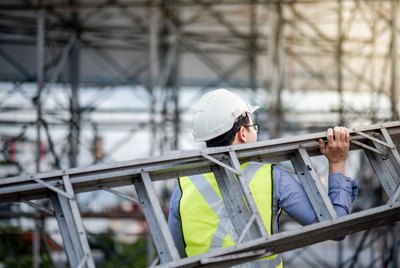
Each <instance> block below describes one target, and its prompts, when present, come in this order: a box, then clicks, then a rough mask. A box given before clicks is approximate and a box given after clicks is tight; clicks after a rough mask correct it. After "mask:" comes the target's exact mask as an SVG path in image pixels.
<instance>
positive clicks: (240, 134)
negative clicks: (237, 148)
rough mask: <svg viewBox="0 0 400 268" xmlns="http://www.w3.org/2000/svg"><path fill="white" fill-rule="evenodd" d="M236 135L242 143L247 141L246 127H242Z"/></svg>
mask: <svg viewBox="0 0 400 268" xmlns="http://www.w3.org/2000/svg"><path fill="white" fill-rule="evenodd" d="M236 136H237V139H238V140H239V142H240V143H246V141H247V136H246V130H245V129H244V127H240V129H239V131H238V132H237V133H236Z"/></svg>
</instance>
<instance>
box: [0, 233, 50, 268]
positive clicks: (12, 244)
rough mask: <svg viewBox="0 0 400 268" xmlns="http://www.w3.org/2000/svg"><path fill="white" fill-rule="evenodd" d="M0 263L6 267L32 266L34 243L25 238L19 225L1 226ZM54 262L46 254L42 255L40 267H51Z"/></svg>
mask: <svg viewBox="0 0 400 268" xmlns="http://www.w3.org/2000/svg"><path fill="white" fill-rule="evenodd" d="M0 241H1V243H0V263H1V264H2V265H3V266H4V268H24V267H32V264H33V257H32V243H29V242H28V243H27V241H26V240H25V239H23V232H22V230H21V229H20V228H18V227H13V226H5V227H3V226H0ZM52 266H53V265H52V262H51V260H50V258H49V257H48V256H47V255H46V254H41V255H40V267H41V268H50V267H52Z"/></svg>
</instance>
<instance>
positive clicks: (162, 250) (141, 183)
mask: <svg viewBox="0 0 400 268" xmlns="http://www.w3.org/2000/svg"><path fill="white" fill-rule="evenodd" d="M132 183H133V185H134V186H135V191H136V194H137V196H138V198H139V203H140V206H141V207H142V209H143V214H144V216H145V218H146V221H147V223H148V227H149V230H150V234H151V236H152V239H153V241H154V245H155V247H156V249H157V254H158V257H159V259H160V262H161V263H162V264H163V263H169V262H176V261H178V260H180V256H179V253H178V250H177V248H176V246H175V243H174V241H173V238H172V235H171V233H170V231H169V230H168V227H167V226H168V224H167V221H166V219H165V217H164V213H163V211H162V208H161V205H160V203H159V201H158V198H157V195H156V192H155V190H154V186H153V184H152V180H151V177H150V175H149V174H148V173H146V172H143V173H141V178H140V179H138V178H133V179H132Z"/></svg>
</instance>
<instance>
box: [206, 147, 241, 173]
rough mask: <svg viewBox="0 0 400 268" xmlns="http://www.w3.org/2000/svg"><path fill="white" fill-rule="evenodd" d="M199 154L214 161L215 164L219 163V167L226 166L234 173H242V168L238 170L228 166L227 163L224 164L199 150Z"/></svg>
mask: <svg viewBox="0 0 400 268" xmlns="http://www.w3.org/2000/svg"><path fill="white" fill-rule="evenodd" d="M201 155H202V156H203V157H204V158H207V159H208V160H210V161H211V162H214V163H215V164H217V165H219V166H221V167H223V168H226V169H228V170H230V171H232V172H233V173H235V174H238V175H243V171H242V169H240V170H237V169H234V168H232V167H231V166H229V165H227V164H225V163H223V162H221V161H219V160H218V159H216V158H214V157H212V156H209V155H208V154H206V153H203V152H201Z"/></svg>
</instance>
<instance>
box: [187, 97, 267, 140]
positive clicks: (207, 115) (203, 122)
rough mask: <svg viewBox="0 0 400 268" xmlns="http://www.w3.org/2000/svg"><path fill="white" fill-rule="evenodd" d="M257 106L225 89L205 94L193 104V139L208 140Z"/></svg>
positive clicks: (229, 127)
mask: <svg viewBox="0 0 400 268" xmlns="http://www.w3.org/2000/svg"><path fill="white" fill-rule="evenodd" d="M258 108H259V106H251V105H249V104H247V103H245V102H244V101H243V100H242V99H241V98H239V97H238V96H237V95H236V94H234V93H232V92H230V91H228V90H226V89H216V90H212V91H210V92H208V93H207V94H205V95H204V96H203V97H202V98H201V99H200V100H199V101H198V102H197V103H196V104H195V106H194V111H193V137H194V140H195V141H208V140H211V139H213V138H216V137H218V136H220V135H222V134H224V133H225V132H227V131H229V130H230V129H231V128H232V127H233V124H234V123H235V120H236V119H237V118H238V117H239V116H240V115H242V114H245V113H253V112H254V111H255V110H257V109H258Z"/></svg>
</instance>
